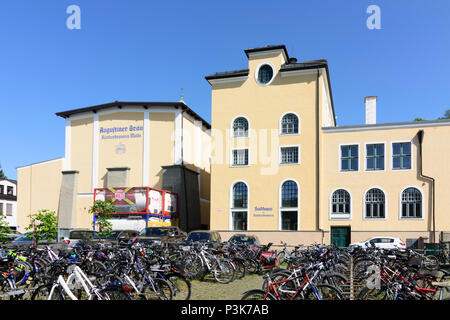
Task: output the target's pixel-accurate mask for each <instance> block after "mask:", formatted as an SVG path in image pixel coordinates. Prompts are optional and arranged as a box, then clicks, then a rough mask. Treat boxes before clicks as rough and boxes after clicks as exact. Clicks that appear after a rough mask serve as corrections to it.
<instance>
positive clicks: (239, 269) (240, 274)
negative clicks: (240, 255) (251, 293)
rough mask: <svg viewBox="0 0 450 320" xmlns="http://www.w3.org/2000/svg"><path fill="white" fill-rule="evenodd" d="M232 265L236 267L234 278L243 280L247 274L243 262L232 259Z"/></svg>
mask: <svg viewBox="0 0 450 320" xmlns="http://www.w3.org/2000/svg"><path fill="white" fill-rule="evenodd" d="M233 263H234V265H235V266H236V278H237V279H242V278H244V277H245V275H246V274H247V266H246V265H245V261H244V260H242V259H234V260H233Z"/></svg>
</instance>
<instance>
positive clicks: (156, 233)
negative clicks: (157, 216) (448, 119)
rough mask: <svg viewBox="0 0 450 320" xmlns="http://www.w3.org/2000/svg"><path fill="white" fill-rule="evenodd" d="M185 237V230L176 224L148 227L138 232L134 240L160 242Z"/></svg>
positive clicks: (178, 239) (180, 239)
mask: <svg viewBox="0 0 450 320" xmlns="http://www.w3.org/2000/svg"><path fill="white" fill-rule="evenodd" d="M185 237H186V232H184V231H182V230H181V229H180V228H178V227H176V226H168V227H148V228H144V229H142V230H141V232H139V235H138V236H137V237H136V240H138V241H144V242H153V243H156V244H160V243H172V242H177V241H182V240H183V239H184V238H185Z"/></svg>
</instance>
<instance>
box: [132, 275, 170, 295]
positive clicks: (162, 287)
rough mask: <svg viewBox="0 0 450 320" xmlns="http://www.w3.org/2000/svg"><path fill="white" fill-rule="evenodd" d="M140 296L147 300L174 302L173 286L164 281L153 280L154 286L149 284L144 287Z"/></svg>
mask: <svg viewBox="0 0 450 320" xmlns="http://www.w3.org/2000/svg"><path fill="white" fill-rule="evenodd" d="M140 296H141V297H142V298H144V299H145V300H172V299H173V289H172V285H171V284H170V282H169V281H166V280H164V279H160V278H157V279H153V284H151V283H148V282H147V283H146V284H145V285H144V287H143V288H142V291H141V294H140Z"/></svg>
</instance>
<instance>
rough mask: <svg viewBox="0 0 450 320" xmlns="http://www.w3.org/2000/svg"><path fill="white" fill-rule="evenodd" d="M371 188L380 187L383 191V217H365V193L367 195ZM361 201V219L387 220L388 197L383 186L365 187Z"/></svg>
mask: <svg viewBox="0 0 450 320" xmlns="http://www.w3.org/2000/svg"><path fill="white" fill-rule="evenodd" d="M380 171H381V170H380ZM372 189H380V190H381V191H383V193H384V218H377V217H367V215H366V195H367V192H369V191H370V190H372ZM362 202H363V220H367V221H383V220H387V218H388V197H387V193H386V191H385V190H384V189H383V188H381V187H379V186H372V187H370V188H367V189H366V191H365V192H364V195H363V199H362Z"/></svg>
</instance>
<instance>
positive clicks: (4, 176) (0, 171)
mask: <svg viewBox="0 0 450 320" xmlns="http://www.w3.org/2000/svg"><path fill="white" fill-rule="evenodd" d="M5 179H8V178H7V177H6V175H5V174H4V173H3V170H2V165H1V164H0V180H5Z"/></svg>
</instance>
